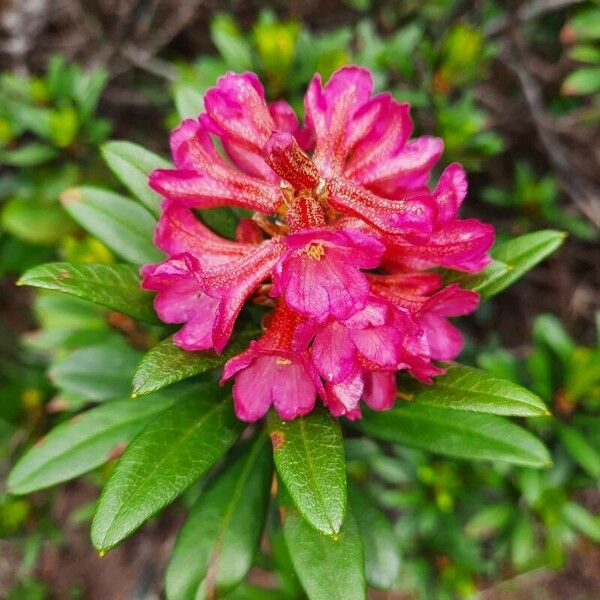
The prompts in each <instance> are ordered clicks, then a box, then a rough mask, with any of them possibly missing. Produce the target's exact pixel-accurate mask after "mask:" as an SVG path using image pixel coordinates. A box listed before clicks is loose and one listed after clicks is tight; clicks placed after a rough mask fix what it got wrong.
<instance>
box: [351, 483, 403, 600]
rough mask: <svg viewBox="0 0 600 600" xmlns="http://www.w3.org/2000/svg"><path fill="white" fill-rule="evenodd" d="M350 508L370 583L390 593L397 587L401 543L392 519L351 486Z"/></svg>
mask: <svg viewBox="0 0 600 600" xmlns="http://www.w3.org/2000/svg"><path fill="white" fill-rule="evenodd" d="M348 490H349V498H350V506H351V508H352V514H353V515H354V519H355V520H356V524H357V526H358V531H359V534H360V537H361V539H362V545H363V548H364V554H365V572H366V575H367V582H368V583H369V584H370V585H372V586H373V587H375V588H380V589H384V590H387V589H389V588H391V587H392V586H393V585H394V582H395V581H396V579H397V578H398V573H399V570H400V553H399V550H398V542H397V541H396V536H395V534H394V530H393V529H392V525H391V523H390V521H389V519H388V518H387V517H386V516H385V515H384V514H383V512H381V510H380V509H379V508H378V507H377V505H376V504H375V503H374V502H373V500H371V498H369V496H368V495H367V494H366V492H365V491H363V490H362V489H361V488H359V487H358V486H357V485H355V484H351V485H349V486H348Z"/></svg>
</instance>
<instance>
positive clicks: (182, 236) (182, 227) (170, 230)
mask: <svg viewBox="0 0 600 600" xmlns="http://www.w3.org/2000/svg"><path fill="white" fill-rule="evenodd" d="M154 242H155V244H156V245H157V246H158V248H160V249H161V250H163V251H164V252H166V253H167V254H169V255H175V254H181V253H183V252H189V253H190V254H192V255H194V257H195V258H197V259H198V260H199V261H200V262H201V263H202V264H205V265H215V264H220V263H222V262H226V261H229V260H233V259H235V258H239V257H240V256H243V255H244V254H246V253H248V252H251V251H252V249H253V247H254V246H255V244H242V243H239V242H233V241H231V240H227V239H225V238H222V237H220V236H218V235H216V234H215V233H213V232H212V231H211V230H210V229H209V228H208V227H206V225H204V224H203V223H202V222H200V221H199V220H198V219H197V218H196V216H195V215H194V213H193V212H192V211H191V210H190V209H189V208H186V207H184V206H181V205H180V204H177V203H176V202H169V201H167V202H165V204H164V205H163V213H162V215H161V216H160V219H159V222H158V227H157V228H156V233H155V236H154Z"/></svg>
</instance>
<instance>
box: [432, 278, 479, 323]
mask: <svg viewBox="0 0 600 600" xmlns="http://www.w3.org/2000/svg"><path fill="white" fill-rule="evenodd" d="M478 306H479V294H478V293H477V292H473V291H471V290H463V289H461V288H460V287H459V286H458V284H456V283H453V284H451V285H448V286H446V287H445V288H444V289H443V290H441V291H439V292H438V293H437V294H434V295H433V296H431V297H430V298H428V299H427V301H426V302H425V304H424V305H423V308H422V310H421V313H425V312H433V313H435V314H436V315H439V316H441V317H459V316H462V315H468V314H470V313H472V312H473V311H474V310H476V309H477V307H478Z"/></svg>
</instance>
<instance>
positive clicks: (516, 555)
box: [510, 512, 536, 568]
mask: <svg viewBox="0 0 600 600" xmlns="http://www.w3.org/2000/svg"><path fill="white" fill-rule="evenodd" d="M510 554H511V560H512V563H513V564H514V565H515V566H516V567H519V568H524V567H525V566H526V565H527V564H529V563H530V562H531V561H532V560H533V559H534V558H535V556H536V547H535V532H534V529H533V523H532V521H531V515H530V514H529V513H528V512H523V513H522V514H521V515H519V516H518V518H517V522H516V524H515V527H514V528H513V530H512V535H511V539H510Z"/></svg>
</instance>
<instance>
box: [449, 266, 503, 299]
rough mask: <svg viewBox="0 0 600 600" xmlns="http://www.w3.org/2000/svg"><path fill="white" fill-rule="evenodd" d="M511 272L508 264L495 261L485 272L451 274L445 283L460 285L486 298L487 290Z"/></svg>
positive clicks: (453, 272) (452, 272)
mask: <svg viewBox="0 0 600 600" xmlns="http://www.w3.org/2000/svg"><path fill="white" fill-rule="evenodd" d="M509 271H510V269H509V267H508V265H507V264H505V263H502V262H499V261H497V260H493V261H492V262H491V263H490V264H489V265H488V266H487V267H486V268H485V269H484V270H483V271H481V272H480V273H477V274H476V275H471V274H469V273H458V272H455V271H451V272H449V273H448V274H447V275H446V277H445V283H446V284H448V283H458V284H460V286H461V287H463V288H465V289H467V290H473V291H474V292H479V293H480V294H483V295H484V297H489V296H486V294H485V293H484V291H485V290H488V289H490V288H493V286H494V285H495V284H496V283H498V282H499V281H500V280H501V279H502V278H504V277H506V275H507V273H508V272H509Z"/></svg>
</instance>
